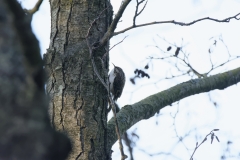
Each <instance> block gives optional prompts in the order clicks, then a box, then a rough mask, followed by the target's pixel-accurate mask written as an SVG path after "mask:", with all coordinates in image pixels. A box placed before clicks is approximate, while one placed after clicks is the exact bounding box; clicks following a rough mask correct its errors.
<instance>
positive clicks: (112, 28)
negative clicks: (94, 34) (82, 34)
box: [100, 0, 131, 45]
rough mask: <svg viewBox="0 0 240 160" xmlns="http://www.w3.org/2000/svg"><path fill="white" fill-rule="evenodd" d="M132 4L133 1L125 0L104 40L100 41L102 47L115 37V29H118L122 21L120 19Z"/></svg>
mask: <svg viewBox="0 0 240 160" xmlns="http://www.w3.org/2000/svg"><path fill="white" fill-rule="evenodd" d="M130 2H131V0H124V1H123V2H122V5H121V6H120V8H119V10H118V12H117V14H116V15H115V17H114V19H113V21H112V23H111V25H110V26H109V28H108V31H107V32H106V33H105V34H104V36H103V38H102V39H101V40H100V45H104V44H105V43H106V42H107V41H109V39H110V38H111V37H112V36H113V33H114V31H115V29H116V28H117V24H118V22H119V20H120V18H121V17H122V15H123V12H124V11H125V9H126V7H127V6H128V4H129V3H130Z"/></svg>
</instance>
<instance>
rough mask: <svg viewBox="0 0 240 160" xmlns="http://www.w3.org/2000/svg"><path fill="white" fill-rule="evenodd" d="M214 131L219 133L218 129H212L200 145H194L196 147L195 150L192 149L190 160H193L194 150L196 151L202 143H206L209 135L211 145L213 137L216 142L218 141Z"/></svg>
mask: <svg viewBox="0 0 240 160" xmlns="http://www.w3.org/2000/svg"><path fill="white" fill-rule="evenodd" d="M214 131H219V129H213V130H212V131H211V132H210V133H208V134H207V135H206V136H205V138H204V139H203V141H202V142H201V143H200V144H198V142H197V143H196V147H195V149H194V151H193V153H192V155H191V157H190V160H193V155H194V154H195V152H196V150H197V149H198V148H199V147H200V146H201V145H202V144H203V143H204V142H206V140H207V137H208V136H209V135H211V144H212V142H213V139H214V137H215V138H216V139H217V141H218V142H219V139H218V137H217V136H216V135H215V134H214Z"/></svg>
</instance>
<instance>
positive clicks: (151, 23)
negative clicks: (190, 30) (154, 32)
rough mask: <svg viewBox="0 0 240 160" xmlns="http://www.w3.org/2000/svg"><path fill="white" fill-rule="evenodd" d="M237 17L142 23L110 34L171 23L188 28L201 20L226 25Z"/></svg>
mask: <svg viewBox="0 0 240 160" xmlns="http://www.w3.org/2000/svg"><path fill="white" fill-rule="evenodd" d="M239 15H240V13H238V14H236V15H235V16H232V17H228V18H225V19H223V20H218V19H215V18H211V17H205V18H201V19H197V20H195V21H192V22H189V23H183V22H177V21H175V20H171V21H155V22H149V23H144V24H139V25H132V26H130V27H128V28H125V29H123V30H121V31H118V32H114V33H113V34H112V36H116V35H118V34H121V33H124V32H126V31H128V30H130V29H133V28H138V27H144V26H149V25H155V24H164V23H172V24H177V25H180V26H190V25H192V24H195V23H197V22H199V21H203V20H211V21H215V22H226V23H228V22H230V20H231V19H236V20H239V19H240V18H237V17H238V16H239ZM109 38H111V37H109Z"/></svg>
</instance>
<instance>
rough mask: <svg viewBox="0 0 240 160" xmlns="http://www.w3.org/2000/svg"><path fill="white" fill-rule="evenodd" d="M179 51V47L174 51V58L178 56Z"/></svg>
mask: <svg viewBox="0 0 240 160" xmlns="http://www.w3.org/2000/svg"><path fill="white" fill-rule="evenodd" d="M180 49H181V48H180V47H177V49H176V51H175V56H176V57H177V56H178V54H179V51H180Z"/></svg>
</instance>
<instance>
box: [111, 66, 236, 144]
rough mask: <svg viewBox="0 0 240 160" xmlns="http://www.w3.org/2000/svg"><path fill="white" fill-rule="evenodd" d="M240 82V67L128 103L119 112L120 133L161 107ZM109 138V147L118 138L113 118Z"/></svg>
mask: <svg viewBox="0 0 240 160" xmlns="http://www.w3.org/2000/svg"><path fill="white" fill-rule="evenodd" d="M238 82H240V67H239V68H236V69H233V70H230V71H227V72H224V73H221V74H216V75H214V76H211V77H207V78H203V79H194V80H190V81H187V82H184V83H180V84H178V85H176V86H174V87H172V88H170V89H168V90H165V91H162V92H159V93H157V94H154V95H151V96H149V97H147V98H145V99H143V100H141V101H139V102H137V103H135V104H133V105H126V106H124V107H123V108H122V109H121V110H120V112H119V113H118V114H117V119H118V123H119V130H120V133H121V134H123V133H124V132H125V131H126V130H127V129H129V128H130V127H131V126H133V125H134V124H136V123H137V122H139V121H140V120H143V119H148V118H150V117H152V116H153V115H154V114H155V113H156V112H158V111H159V110H160V109H162V108H164V107H165V106H167V105H170V104H172V103H173V102H176V101H179V100H180V99H183V98H185V97H189V96H191V95H195V94H199V93H204V92H209V91H211V90H214V89H219V90H222V89H225V88H227V87H229V86H232V85H234V84H237V83H238ZM108 140H109V141H108V147H110V146H112V145H113V144H114V143H115V142H116V140H117V137H116V133H115V122H114V119H113V118H112V119H111V120H110V121H109V122H108Z"/></svg>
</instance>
